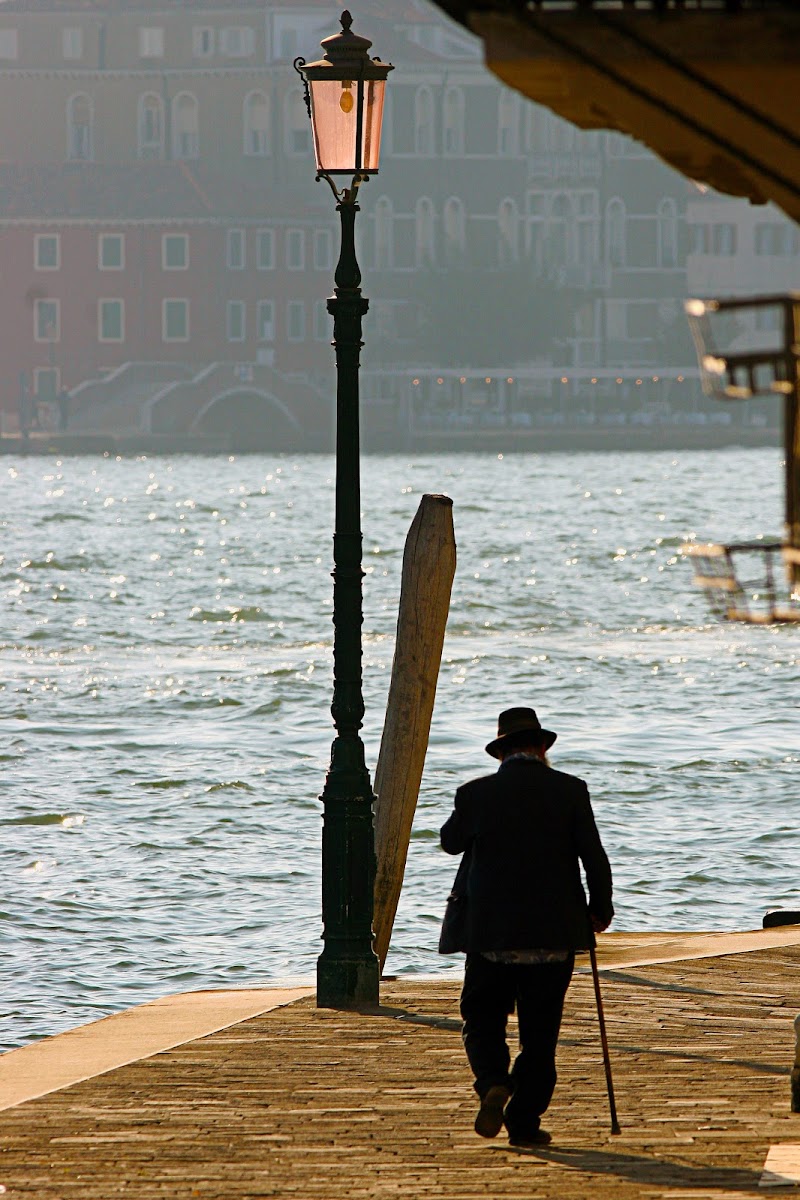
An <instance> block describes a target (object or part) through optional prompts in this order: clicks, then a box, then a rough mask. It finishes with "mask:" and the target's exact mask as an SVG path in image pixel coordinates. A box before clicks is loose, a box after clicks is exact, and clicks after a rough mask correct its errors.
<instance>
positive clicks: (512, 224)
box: [497, 200, 519, 267]
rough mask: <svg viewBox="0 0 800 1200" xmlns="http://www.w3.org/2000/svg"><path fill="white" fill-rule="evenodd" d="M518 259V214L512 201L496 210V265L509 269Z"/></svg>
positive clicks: (501, 204)
mask: <svg viewBox="0 0 800 1200" xmlns="http://www.w3.org/2000/svg"><path fill="white" fill-rule="evenodd" d="M518 258H519V212H518V211H517V206H516V204H515V203H514V201H513V200H503V201H501V203H500V205H499V207H498V209H497V265H498V266H500V267H510V266H511V264H512V263H515V262H516V261H517V259H518Z"/></svg>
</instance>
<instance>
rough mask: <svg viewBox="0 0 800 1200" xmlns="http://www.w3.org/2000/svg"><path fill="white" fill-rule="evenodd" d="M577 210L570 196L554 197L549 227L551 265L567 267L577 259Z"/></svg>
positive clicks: (548, 246)
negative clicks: (575, 244)
mask: <svg viewBox="0 0 800 1200" xmlns="http://www.w3.org/2000/svg"><path fill="white" fill-rule="evenodd" d="M574 235H575V212H574V209H573V205H572V200H571V199H570V197H569V196H565V195H563V194H562V195H560V196H556V197H555V198H554V199H553V203H552V206H551V208H550V220H549V222H548V227H547V258H548V262H549V265H550V266H551V267H566V266H568V265H571V264H572V263H573V262H574V261H575V251H574V241H575V237H574Z"/></svg>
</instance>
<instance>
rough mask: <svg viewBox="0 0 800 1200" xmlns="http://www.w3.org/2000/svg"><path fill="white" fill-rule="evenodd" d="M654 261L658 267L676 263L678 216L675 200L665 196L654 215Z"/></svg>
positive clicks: (672, 265)
mask: <svg viewBox="0 0 800 1200" xmlns="http://www.w3.org/2000/svg"><path fill="white" fill-rule="evenodd" d="M656 255H657V258H656V261H657V263H658V265H659V267H675V266H677V265H678V218H677V215H676V209H675V201H674V200H673V199H672V198H671V197H670V196H665V197H664V199H663V200H661V201H660V203H659V205H658V210H657V216H656Z"/></svg>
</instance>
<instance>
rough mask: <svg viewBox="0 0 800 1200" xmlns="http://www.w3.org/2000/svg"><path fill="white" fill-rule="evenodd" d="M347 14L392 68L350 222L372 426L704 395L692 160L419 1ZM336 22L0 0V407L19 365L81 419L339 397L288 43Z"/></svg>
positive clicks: (227, 1) (58, 0)
mask: <svg viewBox="0 0 800 1200" xmlns="http://www.w3.org/2000/svg"><path fill="white" fill-rule="evenodd" d="M364 17H365V19H364V32H365V33H366V34H367V35H368V36H370V37H371V38H372V39H373V41H374V43H375V48H376V50H379V51H380V53H381V56H382V57H383V58H386V59H391V60H392V61H394V62H395V63H396V68H397V69H396V71H395V72H394V73H393V76H392V80H391V85H390V87H389V88H388V89H387V95H388V100H387V112H386V119H385V123H384V138H385V152H384V155H383V163H384V166H382V168H381V173H380V176H378V177H377V178H375V179H373V180H371V181H370V182H369V183H368V184H367V185H365V188H364V201H363V212H362V214H361V216H360V218H359V223H358V237H359V255H360V260H361V265H362V268H363V269H364V270H365V272H368V273H369V283H370V286H369V293H370V297H371V308H370V313H369V314H368V317H367V321H368V322H369V326H368V337H367V339H366V341H367V345H366V348H365V353H364V368H365V370H364V375H363V383H364V398H365V406H366V408H367V410H368V414H367V426H368V429H369V427H370V421H372V423H373V425H374V427H375V428H376V429H377V428H382V429H383V433H384V434H385V435H386V436H390V434H391V431H392V429H393V428H394V427H395V426H396V425H397V423H398V421H399V422H400V423H401V424H402V423H403V422H405V421H406V420H407V417H408V414H410V413H413V412H417V414H418V416H419V417H420V418H421V419H422V420H424V421H428V422H436V421H437V420H439V418H440V417H443V418H446V419H447V420H450V421H454V420H456V421H458V420H460V421H461V422H462V423H464V422H467V421H471V420H473V418H474V419H475V420H478V421H482V422H485V423H487V424H492V422H495V423H496V422H497V421H505V420H507V419H512V418H513V419H514V420H516V421H517V422H518V423H520V424H524V423H525V422H533V421H534V420H539V419H543V420H550V419H552V420H553V421H554V422H558V421H559V420H563V419H565V417H566V418H567V419H570V420H572V419H579V420H581V421H583V422H584V423H591V422H592V421H596V420H601V419H602V420H609V419H612V416H613V414H616V416H614V417H613V419H619V418H621V419H622V420H625V419H627V418H628V417H630V416H632V415H633V414H634V413H638V412H641V411H642V410H648V409H652V410H658V409H672V408H678V409H680V408H681V406H683V407H687V406H689V407H691V406H692V405H696V403H697V383H696V378H697V372H696V368H695V366H694V360H693V354H692V350H691V346H690V344H689V341H688V338H687V337H686V335H685V324H684V320H683V315H682V311H681V302H682V300H683V298H684V297H685V295H686V292H687V280H686V246H687V241H686V205H687V201H688V199H689V190H688V189H689V185H687V184H686V183H685V181H684V180H683V179H682V177H680V176H679V175H677V174H676V173H675V172H674V171H673V170H672V169H671V168H668V167H666V166H665V165H664V164H662V163H660V162H659V161H658V160H656V159H655V158H654V157H653V156H652V155H651V154H650V153H649V152H648V151H646V150H645V149H644V148H642V147H641V146H639V145H638V144H637V143H634V142H631V141H630V140H629V139H625V138H623V137H621V136H620V135H619V134H615V133H614V134H607V133H604V132H602V131H596V130H595V131H586V132H584V131H581V130H578V129H577V128H576V127H574V126H572V125H571V124H569V123H568V122H566V121H564V120H562V119H561V118H559V117H557V116H555V115H554V114H552V113H551V112H550V111H549V110H547V109H545V108H542V107H540V106H538V105H534V104H530V103H529V102H527V101H526V100H525V99H523V98H522V97H521V96H520V95H518V94H517V93H516V92H513V91H511V90H509V89H507V88H505V87H503V86H502V85H501V84H500V83H498V81H497V80H496V78H495V77H494V76H492V75H491V74H489V72H488V71H487V70H486V69H485V67H484V66H483V63H482V61H481V55H480V43H479V42H477V40H476V39H474V38H473V37H472V36H471V35H469V34H468V33H467V32H466V31H464V30H463V29H461V28H460V27H458V26H457V25H455V24H453V23H452V22H450V21H449V20H448V19H447V18H446V17H444V16H443V15H442V14H441V13H440V12H439V11H438V10H437V9H436V8H434V7H433V6H431V5H429V4H428V3H426V2H425V0H405V3H404V4H403V5H402V6H400V7H399V8H398V6H397V5H395V4H393V3H391V2H390V0H374V2H373V4H372V5H371V7H370V11H369V12H368V13H365V14H364ZM367 18H369V19H368V20H367ZM328 33H330V11H329V9H328V8H326V7H325V6H323V5H322V3H321V0H307V2H306V3H304V4H291V5H289V4H282V3H279V2H278V3H271V4H270V5H269V6H268V7H267V8H266V9H265V8H264V7H263V6H261V5H260V4H257V3H256V2H255V0H224V2H220V0H187V2H186V3H183V4H181V5H176V4H173V3H170V2H169V0H135V2H134V3H131V4H126V5H125V6H123V5H122V4H121V3H120V2H119V0H80V2H79V0H7V3H5V4H4V5H3V6H2V9H0V145H2V147H3V149H2V165H0V269H2V274H3V278H4V280H5V281H6V287H5V288H4V291H3V294H2V299H0V305H1V306H2V307H1V308H0V316H1V317H2V321H3V326H4V329H5V330H6V331H7V336H6V338H5V339H4V348H3V353H2V359H1V360H0V386H1V387H2V403H3V408H4V409H5V414H6V416H5V423H6V427H13V425H14V421H15V420H16V416H17V412H18V408H19V398H20V390H21V388H23V387H24V388H25V389H27V391H28V392H30V393H32V394H33V395H34V396H36V397H38V398H39V399H40V400H47V399H48V398H52V397H54V396H56V395H57V394H58V391H59V390H60V389H61V388H63V387H66V388H68V389H70V390H71V391H73V393H74V400H75V403H74V405H73V416H74V419H75V420H76V421H78V419H79V418H78V412H79V411H80V409H81V408H83V409H85V410H86V411H85V414H84V423H85V425H86V427H90V426H91V425H92V424H93V423H94V424H97V422H99V421H102V420H104V419H105V417H104V415H103V412H104V410H105V409H108V421H109V422H110V423H112V424H113V423H114V422H115V421H118V420H120V419H122V417H123V416H124V419H125V420H134V419H135V420H136V422H137V423H138V424H140V425H144V426H145V427H154V425H153V422H152V417H153V414H154V413H155V411H156V409H155V408H154V407H153V405H152V404H151V403H150V402H151V401H152V400H153V397H154V396H156V395H159V396H160V393H161V391H163V389H164V388H165V387H168V386H171V385H173V384H174V385H176V386H178V385H180V387H184V389H185V390H186V385H188V383H189V382H191V381H192V380H200V381H201V382H202V384H203V386H202V388H200V387H199V385H198V387H197V388H196V389H195V394H196V395H197V397H198V403H199V404H200V403H202V405H205V406H207V405H208V404H209V403H210V402H211V401H212V400H214V398H215V397H214V396H213V395H211V393H212V392H213V391H214V388H215V387H216V388H217V391H218V396H219V398H220V399H221V400H222V401H223V402H225V403H228V402H229V397H230V395H231V393H232V391H234V390H235V391H237V392H242V391H243V390H246V385H249V384H252V386H253V387H254V388H255V387H256V385H257V387H258V389H260V391H261V392H262V393H264V394H266V393H269V395H270V396H272V397H274V398H275V400H276V403H277V402H280V403H281V404H285V405H290V404H291V405H295V406H299V408H300V410H301V411H299V412H295V416H296V417H297V419H298V421H299V422H300V424H301V425H302V424H303V423H304V422H308V421H309V420H310V419H311V416H312V414H313V419H314V420H318V417H319V413H320V412H325V411H326V406H327V408H330V406H331V405H330V399H328V400H326V399H325V397H330V395H331V373H332V355H331V351H330V345H329V343H330V338H331V327H330V317H329V315H328V313H327V309H326V304H325V299H324V296H325V294H326V291H327V290H329V289H330V287H331V286H332V279H331V276H332V270H333V267H334V261H333V259H334V253H335V249H334V248H335V245H336V244H337V242H336V237H337V234H336V229H335V227H334V226H335V214H332V212H331V205H330V203H329V197H328V196H327V195H326V194H325V193H324V192H323V190H322V189H323V188H324V185H320V187H319V189H318V190H316V191H315V188H314V185H313V179H312V178H311V177H310V171H311V166H310V163H311V147H310V125H309V122H308V118H307V114H306V110H305V106H304V103H303V95H302V87H301V82H300V79H299V77H297V76H296V75H295V74H294V73H293V71H292V66H291V63H292V60H293V59H294V57H295V56H296V55H298V54H300V53H305V54H306V55H309V54H312V55H313V54H314V53H316V49H315V48H316V46H317V45H318V43H319V41H320V39H321V38H322V37H324V36H326V35H327V34H328ZM128 364H133V365H132V366H128ZM146 364H153V369H152V371H151V373H150V376H149V377H148V372H147V367H146ZM253 370H255V372H256V374H255V375H253ZM439 379H441V380H442V382H441V383H438V382H437V380H439ZM103 380H104V381H105V386H101V385H100V383H98V381H103ZM414 380H417V383H416V384H415V383H414ZM232 381H233V382H232ZM447 381H452V382H447ZM462 381H463V382H462ZM234 382H235V387H234ZM148 388H149V391H148ZM290 393H291V399H290V398H289V394H290ZM445 396H446V397H447V398H446V399H444V397H445ZM112 402H113V404H114V405H115V410H114V411H111V409H110V407H109V406H110V405H111V404H112ZM188 403H189V402H188V400H186V401H185V402H184V403H183V409H185V408H186V405H187V404H188ZM137 405H138V406H139V407H138V408H137ZM183 409H182V411H183ZM163 411H166V409H163ZM370 414H371V415H370ZM548 414H549V415H548ZM217 422H218V423H219V414H217ZM157 424H158V422H157V421H156V425H157ZM329 425H330V422H329V421H328V422H327V423H326V424H325V427H326V429H327V428H328V427H329Z"/></svg>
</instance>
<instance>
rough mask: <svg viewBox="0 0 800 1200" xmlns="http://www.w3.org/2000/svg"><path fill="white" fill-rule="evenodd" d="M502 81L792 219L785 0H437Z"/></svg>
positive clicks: (796, 94)
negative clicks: (479, 44) (480, 46)
mask: <svg viewBox="0 0 800 1200" xmlns="http://www.w3.org/2000/svg"><path fill="white" fill-rule="evenodd" d="M438 5H439V7H440V8H441V9H443V10H444V11H445V12H447V13H448V14H449V15H450V16H451V17H454V18H455V19H456V20H457V21H459V22H460V23H461V24H463V25H465V26H466V27H467V28H468V29H470V30H472V32H473V33H476V34H477V35H478V36H479V37H480V38H481V39H482V40H483V43H484V49H485V58H486V63H487V65H488V67H489V68H490V69H491V70H492V71H493V72H494V73H495V74H496V75H497V76H498V77H499V78H500V79H502V80H503V82H504V83H506V84H508V85H509V86H510V87H512V88H515V89H516V90H518V91H519V92H521V93H522V94H523V95H525V96H528V97H529V98H530V99H532V100H535V101H537V102H538V103H539V104H543V105H546V106H547V107H548V108H550V109H552V110H553V111H554V112H556V113H558V114H559V115H560V116H562V117H564V118H566V119H567V120H569V121H572V122H573V123H574V124H575V125H578V126H580V127H581V128H582V129H612V130H618V131H620V132H622V133H625V134H629V135H630V136H632V137H634V138H637V139H638V140H639V141H641V142H644V143H645V144H646V145H647V146H648V147H649V148H650V149H651V150H653V151H654V152H655V153H656V154H658V155H659V156H660V157H661V158H663V159H664V160H665V161H666V162H668V163H670V164H671V165H672V166H674V167H676V168H677V169H678V170H679V171H681V172H682V173H683V174H684V175H686V176H688V177H689V178H690V179H692V180H696V181H699V182H703V183H706V184H709V185H710V186H711V187H713V188H716V189H717V190H718V191H721V192H725V193H728V194H730V195H734V196H746V197H748V198H749V199H750V200H752V201H754V202H756V203H761V202H766V201H769V200H771V201H774V202H775V203H776V204H777V205H778V206H779V207H780V208H782V209H783V210H784V212H786V213H787V214H788V216H790V217H792V218H794V219H795V220H800V5H798V4H797V3H795V2H794V0H635V2H634V0H438Z"/></svg>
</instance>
